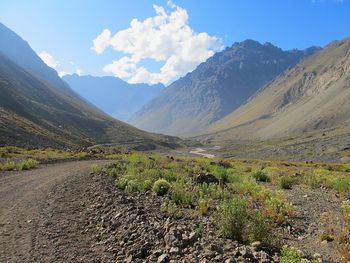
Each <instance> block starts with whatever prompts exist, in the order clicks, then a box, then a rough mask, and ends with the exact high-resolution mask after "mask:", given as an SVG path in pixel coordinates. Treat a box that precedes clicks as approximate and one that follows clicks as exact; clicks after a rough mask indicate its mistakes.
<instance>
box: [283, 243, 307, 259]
mask: <svg viewBox="0 0 350 263" xmlns="http://www.w3.org/2000/svg"><path fill="white" fill-rule="evenodd" d="M302 258H303V253H302V252H301V251H299V250H297V249H296V248H293V247H288V246H283V248H282V251H281V258H280V262H281V263H300V262H301V260H302Z"/></svg>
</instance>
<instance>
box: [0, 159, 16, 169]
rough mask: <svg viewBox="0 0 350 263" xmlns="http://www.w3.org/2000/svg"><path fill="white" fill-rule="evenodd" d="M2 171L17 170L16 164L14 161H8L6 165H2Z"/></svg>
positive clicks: (0, 166)
mask: <svg viewBox="0 0 350 263" xmlns="http://www.w3.org/2000/svg"><path fill="white" fill-rule="evenodd" d="M0 168H1V169H0V170H5V171H12V170H14V169H15V168H16V164H15V162H14V161H10V160H7V161H6V162H5V163H3V164H2V165H0Z"/></svg>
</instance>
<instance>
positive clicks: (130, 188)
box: [125, 180, 141, 193]
mask: <svg viewBox="0 0 350 263" xmlns="http://www.w3.org/2000/svg"><path fill="white" fill-rule="evenodd" d="M140 188H141V187H140V183H139V182H138V181H137V180H129V181H128V183H127V185H126V187H125V191H126V192H128V193H134V192H140Z"/></svg>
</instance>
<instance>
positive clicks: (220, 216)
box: [216, 198, 248, 242]
mask: <svg viewBox="0 0 350 263" xmlns="http://www.w3.org/2000/svg"><path fill="white" fill-rule="evenodd" d="M216 220H217V223H218V225H219V228H220V233H221V235H222V236H223V237H225V238H230V239H233V240H237V241H240V242H241V241H243V234H244V229H245V227H246V224H247V221H248V202H247V201H246V200H244V199H238V198H235V199H232V200H226V201H223V202H222V203H221V205H220V206H219V208H218V211H217V214H216Z"/></svg>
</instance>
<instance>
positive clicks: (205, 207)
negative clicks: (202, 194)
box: [197, 198, 210, 215]
mask: <svg viewBox="0 0 350 263" xmlns="http://www.w3.org/2000/svg"><path fill="white" fill-rule="evenodd" d="M209 207H210V200H209V199H208V198H200V199H199V200H198V206H197V208H198V212H199V213H200V214H201V215H206V214H207V213H208V211H209Z"/></svg>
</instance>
